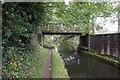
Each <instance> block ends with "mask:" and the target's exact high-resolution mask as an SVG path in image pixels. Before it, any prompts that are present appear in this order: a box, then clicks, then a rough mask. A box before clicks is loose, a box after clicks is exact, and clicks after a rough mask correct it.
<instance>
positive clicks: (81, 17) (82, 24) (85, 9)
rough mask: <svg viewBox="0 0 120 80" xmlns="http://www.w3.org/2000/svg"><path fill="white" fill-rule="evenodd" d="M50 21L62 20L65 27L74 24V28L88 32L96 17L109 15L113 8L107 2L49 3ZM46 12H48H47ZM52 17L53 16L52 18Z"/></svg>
mask: <svg viewBox="0 0 120 80" xmlns="http://www.w3.org/2000/svg"><path fill="white" fill-rule="evenodd" d="M51 6H53V7H52V10H51V11H49V12H50V13H51V14H52V15H51V16H52V18H51V20H52V22H54V23H55V22H56V23H57V22H62V23H63V24H65V25H66V26H67V27H70V26H73V25H76V26H77V27H75V28H76V30H78V31H82V32H83V33H89V32H90V31H91V30H92V29H93V26H94V25H93V24H94V22H95V19H96V18H97V17H109V16H110V15H111V13H112V11H113V10H114V7H113V6H112V5H111V3H108V2H101V3H95V2H71V3H70V4H69V5H65V3H64V2H61V3H51ZM49 12H48V13H49ZM53 17H54V18H53Z"/></svg>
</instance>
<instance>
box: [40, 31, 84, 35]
mask: <svg viewBox="0 0 120 80" xmlns="http://www.w3.org/2000/svg"><path fill="white" fill-rule="evenodd" d="M42 34H43V35H82V33H81V32H76V31H70V32H69V31H66V32H65V31H64V32H63V31H42Z"/></svg>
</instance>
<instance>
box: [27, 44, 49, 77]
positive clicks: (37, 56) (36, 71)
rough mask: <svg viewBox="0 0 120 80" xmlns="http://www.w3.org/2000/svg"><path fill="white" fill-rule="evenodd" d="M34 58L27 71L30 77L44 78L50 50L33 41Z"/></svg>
mask: <svg viewBox="0 0 120 80" xmlns="http://www.w3.org/2000/svg"><path fill="white" fill-rule="evenodd" d="M33 47H34V49H35V50H34V54H33V55H34V60H33V61H31V64H32V65H30V67H31V68H30V69H29V71H27V74H29V78H43V73H44V67H45V63H46V60H47V54H48V50H47V49H45V48H43V47H41V46H40V45H39V44H37V43H33Z"/></svg>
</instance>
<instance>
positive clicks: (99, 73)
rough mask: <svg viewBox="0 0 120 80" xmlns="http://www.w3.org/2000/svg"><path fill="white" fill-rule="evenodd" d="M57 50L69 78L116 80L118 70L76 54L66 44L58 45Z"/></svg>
mask: <svg viewBox="0 0 120 80" xmlns="http://www.w3.org/2000/svg"><path fill="white" fill-rule="evenodd" d="M57 49H58V52H59V53H60V56H61V58H62V59H63V61H64V63H65V67H66V69H67V71H68V75H69V77H70V78H118V69H116V68H114V67H113V66H111V65H109V64H106V63H104V62H101V61H98V60H95V59H93V58H91V57H89V56H85V55H84V54H81V53H77V52H76V51H75V49H74V48H73V47H72V46H71V45H69V44H67V43H62V44H59V45H58V46H57Z"/></svg>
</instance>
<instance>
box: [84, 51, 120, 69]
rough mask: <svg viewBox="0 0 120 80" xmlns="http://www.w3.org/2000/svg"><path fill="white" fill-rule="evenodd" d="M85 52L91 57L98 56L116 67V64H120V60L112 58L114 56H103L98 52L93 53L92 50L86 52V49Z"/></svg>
mask: <svg viewBox="0 0 120 80" xmlns="http://www.w3.org/2000/svg"><path fill="white" fill-rule="evenodd" d="M85 54H86V55H89V56H91V57H94V58H99V59H101V60H104V61H106V62H108V63H110V64H112V65H114V66H116V67H118V65H120V61H119V60H117V59H114V58H111V57H108V56H104V55H100V54H97V53H93V52H88V51H85Z"/></svg>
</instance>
